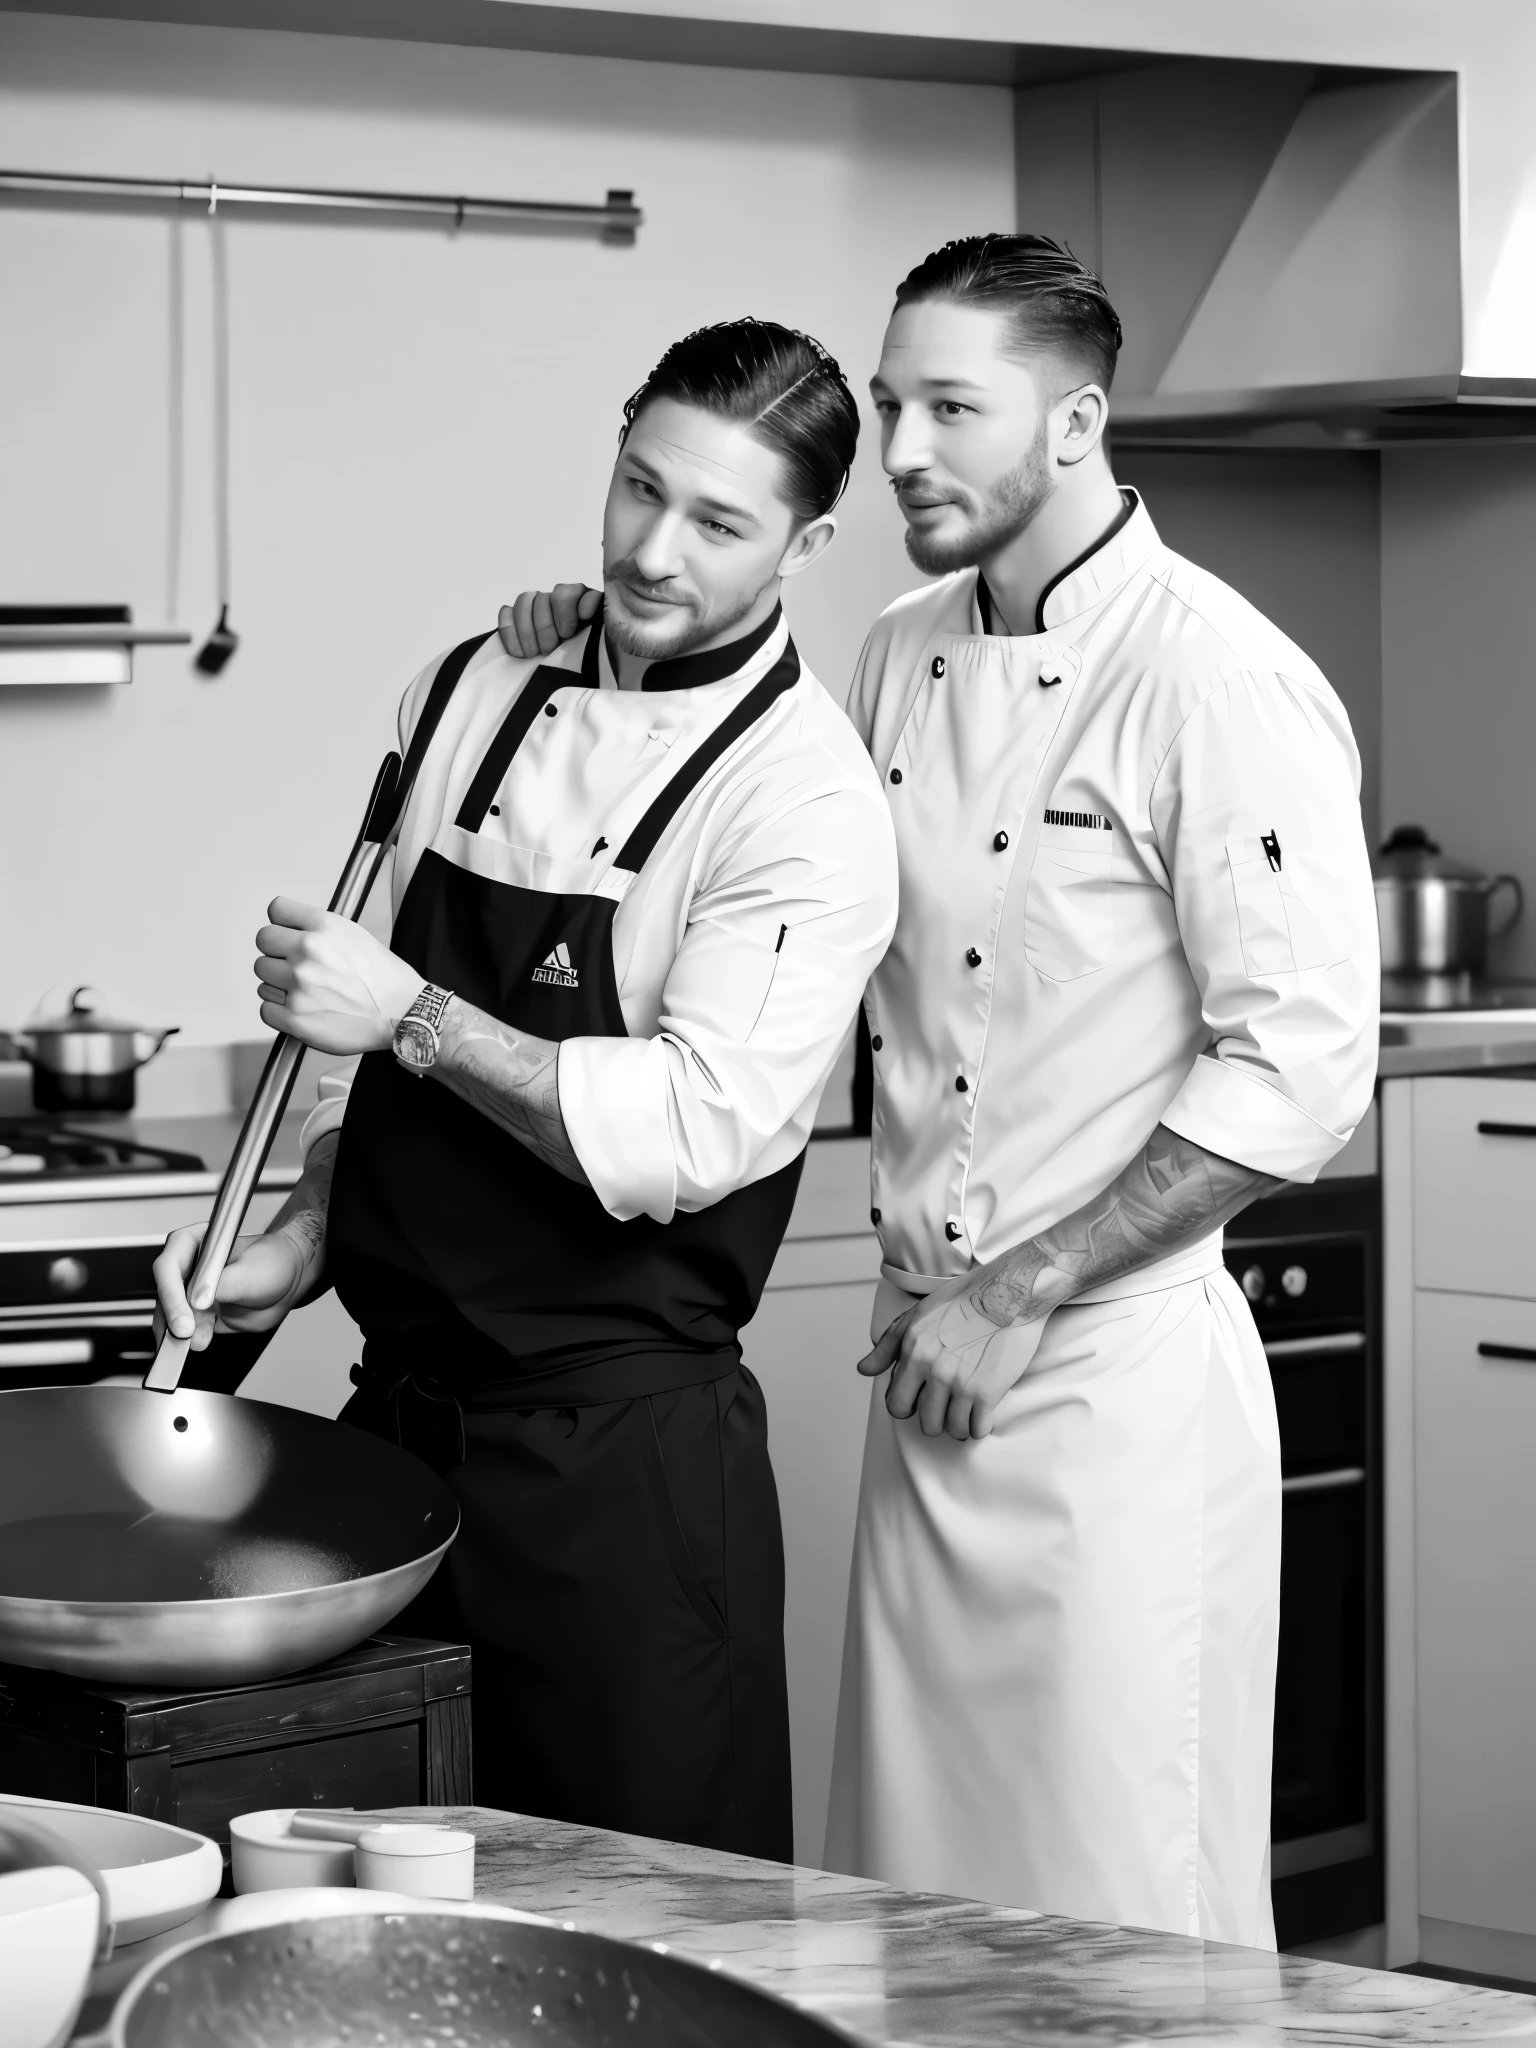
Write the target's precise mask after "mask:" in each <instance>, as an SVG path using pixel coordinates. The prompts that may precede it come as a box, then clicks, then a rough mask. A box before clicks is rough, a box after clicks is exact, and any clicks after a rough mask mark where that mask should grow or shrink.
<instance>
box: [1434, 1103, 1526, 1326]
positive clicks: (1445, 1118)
mask: <svg viewBox="0 0 1536 2048" xmlns="http://www.w3.org/2000/svg"><path fill="white" fill-rule="evenodd" d="M1413 1280H1414V1285H1415V1287H1434V1288H1446V1289H1451V1290H1453V1291H1454V1292H1456V1293H1463V1294H1507V1295H1518V1296H1521V1297H1522V1298H1524V1299H1525V1300H1527V1301H1531V1300H1536V1083H1532V1082H1530V1081H1513V1080H1503V1079H1501V1080H1488V1079H1484V1078H1483V1077H1482V1076H1475V1077H1474V1076H1472V1075H1468V1076H1467V1077H1465V1078H1464V1079H1463V1078H1460V1077H1458V1078H1456V1079H1444V1080H1441V1079H1433V1080H1431V1079H1428V1078H1426V1079H1424V1080H1420V1081H1415V1082H1414V1083H1413Z"/></svg>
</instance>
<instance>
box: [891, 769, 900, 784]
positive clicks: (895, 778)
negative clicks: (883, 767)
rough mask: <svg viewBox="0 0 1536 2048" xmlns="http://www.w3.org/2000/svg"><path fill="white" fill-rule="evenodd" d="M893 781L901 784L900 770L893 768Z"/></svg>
mask: <svg viewBox="0 0 1536 2048" xmlns="http://www.w3.org/2000/svg"><path fill="white" fill-rule="evenodd" d="M891 780H892V782H900V780H901V770H900V769H899V768H893V769H892V770H891Z"/></svg>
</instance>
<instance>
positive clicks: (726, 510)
mask: <svg viewBox="0 0 1536 2048" xmlns="http://www.w3.org/2000/svg"><path fill="white" fill-rule="evenodd" d="M623 452H624V457H625V459H627V460H628V461H630V462H632V463H633V464H634V466H635V468H636V469H638V470H639V471H640V472H641V473H642V475H644V476H645V477H646V478H647V479H648V480H649V481H650V482H651V483H653V484H656V485H658V486H659V485H661V484H664V483H665V482H666V479H665V477H663V476H662V474H661V472H660V471H659V470H658V469H656V468H654V467H653V466H652V465H651V464H650V463H649V462H647V461H646V459H645V457H644V456H643V455H635V454H631V453H630V452H629V450H628V449H625V450H624V451H623ZM691 502H692V504H693V505H694V507H695V508H696V509H697V510H699V511H701V512H707V513H708V514H709V516H710V517H711V518H712V519H714V518H719V519H734V520H735V521H736V523H737V525H738V526H759V525H761V523H762V522H761V521H760V520H759V518H758V516H757V514H756V513H755V512H754V511H753V510H752V508H751V507H750V506H749V505H745V504H737V503H734V502H733V501H732V500H731V499H729V498H709V497H704V498H694V499H693V500H692V501H691Z"/></svg>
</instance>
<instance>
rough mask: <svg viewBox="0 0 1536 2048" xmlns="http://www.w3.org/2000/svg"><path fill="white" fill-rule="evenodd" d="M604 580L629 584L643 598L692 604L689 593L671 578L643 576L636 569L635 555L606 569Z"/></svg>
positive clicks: (628, 556)
mask: <svg viewBox="0 0 1536 2048" xmlns="http://www.w3.org/2000/svg"><path fill="white" fill-rule="evenodd" d="M603 580H604V582H606V583H627V584H628V585H629V587H630V588H631V589H632V590H637V591H639V592H640V594H641V595H642V596H643V597H656V598H661V599H663V600H668V601H670V602H672V603H674V604H687V603H689V602H690V599H689V597H688V594H687V592H686V591H685V590H684V589H682V588H680V587H679V586H678V585H677V584H676V583H675V582H674V580H673V579H672V578H671V577H670V576H663V577H661V578H660V579H659V580H657V579H653V578H652V577H649V576H645V575H642V573H641V572H640V570H639V569H637V568H636V567H635V558H634V556H633V555H626V556H625V557H624V559H623V561H622V562H615V563H614V565H613V567H612V568H611V569H605V570H604V572H603Z"/></svg>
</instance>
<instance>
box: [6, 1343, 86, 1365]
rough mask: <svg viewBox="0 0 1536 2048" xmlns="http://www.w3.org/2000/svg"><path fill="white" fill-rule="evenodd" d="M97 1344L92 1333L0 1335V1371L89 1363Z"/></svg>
mask: <svg viewBox="0 0 1536 2048" xmlns="http://www.w3.org/2000/svg"><path fill="white" fill-rule="evenodd" d="M95 1356H96V1346H95V1345H94V1344H93V1343H92V1342H91V1340H90V1338H89V1337H37V1338H25V1337H24V1338H22V1339H21V1340H20V1341H19V1342H18V1341H16V1340H15V1339H13V1338H0V1372H12V1371H27V1372H36V1371H40V1370H41V1369H42V1368H43V1367H45V1366H54V1365H89V1364H90V1363H91V1361H92V1360H93V1359H94V1358H95Z"/></svg>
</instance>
